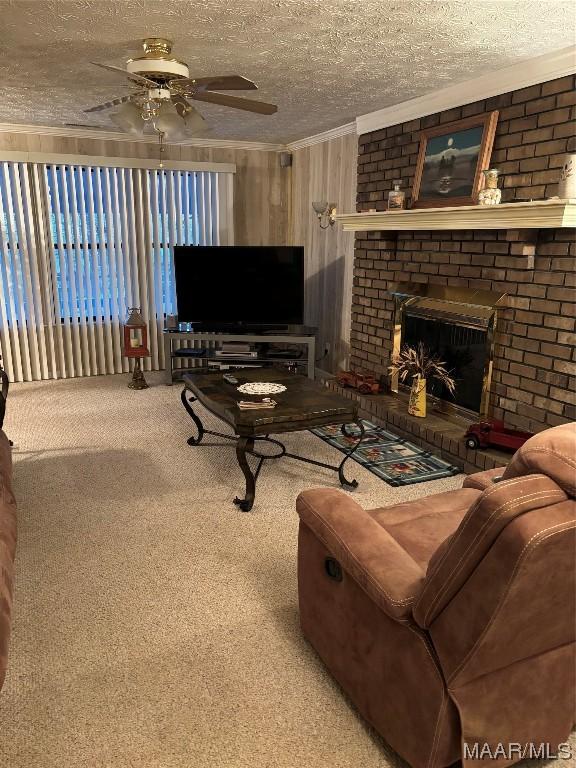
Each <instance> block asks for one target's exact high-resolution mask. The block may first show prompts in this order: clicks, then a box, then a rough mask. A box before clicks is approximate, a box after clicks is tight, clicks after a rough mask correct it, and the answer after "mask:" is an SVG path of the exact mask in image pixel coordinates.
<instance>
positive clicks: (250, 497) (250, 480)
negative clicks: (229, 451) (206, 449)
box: [234, 437, 264, 512]
mask: <svg viewBox="0 0 576 768" xmlns="http://www.w3.org/2000/svg"><path fill="white" fill-rule="evenodd" d="M253 449H254V440H253V438H251V437H240V438H238V442H237V443H236V458H237V459H238V464H239V465H240V469H241V470H242V472H243V473H244V478H245V480H246V493H245V496H244V498H243V499H241V498H240V497H239V496H236V498H235V499H234V504H237V505H238V506H239V507H240V509H241V510H242V512H250V510H251V509H252V505H253V504H254V497H255V496H256V479H257V477H258V475H259V474H260V467H261V466H262V462H263V461H264V459H263V458H261V459H260V461H259V463H258V468H257V469H256V472H255V473H253V472H252V470H251V469H250V464H248V459H247V458H246V453H251V452H252V451H253Z"/></svg>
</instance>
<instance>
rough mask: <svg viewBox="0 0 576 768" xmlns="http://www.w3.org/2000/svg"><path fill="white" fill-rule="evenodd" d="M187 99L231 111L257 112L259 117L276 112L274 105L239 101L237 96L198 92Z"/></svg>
mask: <svg viewBox="0 0 576 768" xmlns="http://www.w3.org/2000/svg"><path fill="white" fill-rule="evenodd" d="M189 98H191V99H194V100H196V101H207V102H208V103H210V104H221V105H222V106H223V107H232V108H233V109H245V110H246V112H257V113H258V114H260V115H273V114H274V113H275V112H277V111H278V107H277V106H276V105H275V104H266V102H264V101H253V100H252V99H239V98H238V96H227V95H226V94H224V93H212V92H211V91H198V92H197V93H194V94H190V96H189Z"/></svg>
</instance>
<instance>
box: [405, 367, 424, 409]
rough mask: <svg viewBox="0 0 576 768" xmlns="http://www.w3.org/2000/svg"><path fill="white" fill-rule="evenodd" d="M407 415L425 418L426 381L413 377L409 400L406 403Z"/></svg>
mask: <svg viewBox="0 0 576 768" xmlns="http://www.w3.org/2000/svg"><path fill="white" fill-rule="evenodd" d="M408 413H410V414H411V415H412V416H420V417H422V418H424V416H426V379H423V378H422V377H421V376H419V375H418V376H415V377H414V380H413V382H412V389H411V390H410V400H409V401H408Z"/></svg>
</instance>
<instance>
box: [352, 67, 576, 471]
mask: <svg viewBox="0 0 576 768" xmlns="http://www.w3.org/2000/svg"><path fill="white" fill-rule="evenodd" d="M574 80H575V78H574V77H564V78H560V79H558V80H553V81H550V82H548V83H543V84H541V85H535V86H532V87H530V88H524V89H522V90H519V91H514V92H512V93H506V94H503V95H501V96H497V97H495V98H492V99H488V100H485V101H479V102H475V103H473V104H469V105H466V106H463V107H459V108H456V109H451V110H447V111H445V112H441V113H439V114H435V115H429V116H427V117H424V118H422V119H420V120H412V121H410V122H408V123H403V124H401V125H395V126H391V127H388V128H384V129H381V130H379V131H375V132H373V133H370V134H365V135H363V136H361V137H360V140H359V159H358V210H359V211H361V210H367V209H369V208H376V209H378V210H384V209H385V208H386V202H387V194H388V191H389V190H390V189H391V188H392V181H393V180H394V179H397V178H401V179H402V181H403V186H404V188H406V189H408V190H409V189H410V188H411V185H412V181H413V177H414V170H415V165H416V159H417V152H418V143H419V138H420V130H421V129H422V128H426V127H431V126H434V125H438V124H441V123H449V122H452V121H453V120H458V119H460V118H462V117H467V116H469V115H473V114H477V113H481V112H487V111H490V110H493V109H498V110H499V111H500V115H499V120H498V127H497V131H496V137H495V141H494V148H493V152H492V159H491V162H490V165H491V167H497V168H499V169H500V170H501V171H502V172H503V174H505V175H504V178H503V202H511V201H514V200H520V199H523V200H525V199H544V198H547V197H549V196H551V195H554V194H556V189H557V180H558V177H559V170H558V169H559V167H560V165H561V164H562V157H563V154H564V153H565V152H568V151H576V149H575V147H576V142H575V139H574V123H573V119H574V116H575V107H574V104H575V103H576V91H575V90H574V87H575V82H574ZM574 234H575V233H574V231H573V230H568V229H557V230H556V229H552V230H501V231H464V232H462V231H452V232H400V233H397V234H394V233H390V232H368V233H358V235H357V239H356V245H355V269H354V291H353V304H352V331H351V344H350V346H351V367H352V369H354V370H361V369H363V370H369V371H374V372H376V373H377V374H383V373H386V369H387V366H388V364H389V357H390V352H391V350H392V321H393V312H394V302H393V298H392V297H391V296H390V295H389V294H388V292H387V291H388V288H389V287H390V285H391V284H392V283H396V282H421V283H422V282H432V283H438V284H443V285H451V286H463V287H470V288H484V289H488V290H493V291H497V292H505V293H507V294H508V299H507V307H506V308H505V309H504V310H503V311H502V312H501V313H500V316H499V320H498V329H497V334H496V338H495V359H494V375H493V385H492V391H491V397H490V415H491V416H493V417H495V418H502V419H504V421H505V422H506V423H507V424H508V425H509V426H512V427H516V428H518V429H526V430H530V431H539V430H542V429H545V428H546V427H549V426H554V425H556V424H561V423H564V422H566V421H570V420H574V419H576V397H575V389H576V386H575V385H576V379H575V361H576V353H575V347H574V342H575V341H576V334H575V319H574V318H575V315H576V312H575V310H576V307H575V303H574V302H575V292H574V285H575V279H574V278H575V272H574V257H575V256H576V244H575V241H574ZM377 402H378V399H377V398H375V403H372V404H371V403H367V405H368V406H369V407H368V409H367V410H368V412H369V413H375V412H376V410H377V405H376V403H377ZM411 424H412V422H407V424H406V425H405V426H406V431H407V432H408V433H409V434H412V435H416V433H417V432H420V431H421V428H420V427H417V425H412V426H411ZM429 428H430V423H429V424H428V425H427V426H426V425H425V426H424V429H429ZM418 436H420V435H418ZM438 444H440V446H442V435H441V434H440V436H439V437H438V439H436V440H435V441H433V442H431V445H434V446H435V447H438ZM458 455H459V454H458ZM460 458H461V459H463V460H467V459H464V457H463V456H460ZM484 461H485V459H484V458H481V459H480V460H479V462H478V463H479V464H480V465H482V466H483V465H484Z"/></svg>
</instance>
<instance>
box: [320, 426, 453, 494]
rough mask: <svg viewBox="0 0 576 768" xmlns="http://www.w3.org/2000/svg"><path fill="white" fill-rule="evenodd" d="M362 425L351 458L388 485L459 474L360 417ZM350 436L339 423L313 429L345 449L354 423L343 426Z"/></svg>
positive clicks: (353, 433)
mask: <svg viewBox="0 0 576 768" xmlns="http://www.w3.org/2000/svg"><path fill="white" fill-rule="evenodd" d="M362 423H363V425H364V429H365V435H364V439H363V440H362V444H361V445H360V446H359V447H358V448H357V450H356V451H355V452H354V454H353V456H352V458H353V459H354V460H355V461H357V462H358V464H361V465H362V466H363V467H366V469H368V470H370V472H372V473H373V474H375V475H377V476H378V477H380V478H381V479H382V480H384V482H386V483H388V485H394V486H398V485H412V484H414V483H425V482H427V481H428V480H438V479H439V478H441V477H450V476H452V475H458V474H459V473H460V471H461V470H460V469H458V467H455V466H454V465H453V464H449V463H448V462H447V461H444V460H443V459H440V458H438V457H437V456H434V454H432V453H430V452H429V451H424V450H422V449H421V448H418V446H417V445H414V443H411V442H409V441H408V440H404V439H403V438H401V437H398V435H394V434H393V433H392V432H388V430H386V429H383V428H382V427H378V426H376V425H375V424H372V422H371V421H366V419H364V420H363V422H362ZM346 431H347V432H348V433H349V435H350V436H346V435H343V434H342V431H341V429H340V427H338V426H329V427H319V428H317V429H312V430H311V432H313V433H314V434H315V435H317V436H318V437H320V438H321V439H322V440H324V441H325V442H326V443H328V444H329V445H332V446H334V448H338V450H340V451H342V453H347V452H348V451H349V450H350V448H351V447H352V446H353V445H354V444H355V443H356V441H357V440H358V437H357V436H358V434H359V432H360V430H359V428H358V427H357V426H356V425H355V424H354V425H352V424H350V425H348V426H347V427H346Z"/></svg>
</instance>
